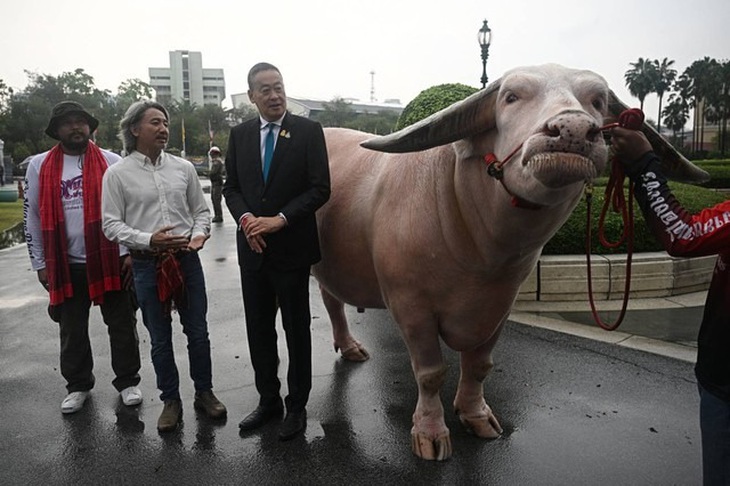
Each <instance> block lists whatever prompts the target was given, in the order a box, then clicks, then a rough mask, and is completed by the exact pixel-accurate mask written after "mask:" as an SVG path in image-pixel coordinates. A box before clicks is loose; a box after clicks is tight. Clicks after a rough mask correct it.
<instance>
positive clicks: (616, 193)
mask: <svg viewBox="0 0 730 486" xmlns="http://www.w3.org/2000/svg"><path fill="white" fill-rule="evenodd" d="M618 120H619V121H618V123H612V124H609V125H606V126H604V127H601V130H609V129H611V128H614V127H617V126H620V127H623V128H628V129H630V130H639V129H640V128H641V125H642V124H643V123H644V113H643V112H642V111H641V110H639V109H638V108H632V109H630V110H625V111H623V112H622V113H621V115H619V118H618ZM624 178H625V176H624V170H623V167H622V166H621V161H620V160H619V159H618V157H614V158H613V159H612V160H611V175H610V176H609V178H608V183H607V184H606V192H605V196H604V197H605V199H604V201H603V208H602V209H601V215H600V217H599V218H598V240H599V241H600V242H601V245H602V246H603V247H604V248H616V247H618V246H619V245H621V244H622V243H624V242H626V281H625V284H624V296H623V302H622V305H621V312H620V313H619V316H618V318H617V319H616V322H614V323H613V324H607V323H605V322H603V320H602V319H601V317H600V316H599V315H598V311H597V310H596V304H595V299H594V296H593V276H592V273H591V206H592V205H591V202H592V200H593V187H592V186H591V185H590V184H589V185H587V186H586V272H587V278H588V301H589V302H590V304H591V312H592V313H593V320H594V321H596V324H598V325H599V326H600V327H601V328H602V329H605V330H606V331H615V330H616V329H618V327H619V326H620V325H621V322H623V320H624V317H625V316H626V307H627V306H628V303H629V293H630V291H631V260H632V257H633V255H634V183H633V182H631V181H629V198H628V205H627V204H626V198H625V197H624ZM609 204H611V205H612V208H613V212H614V213H621V221H622V225H623V228H622V231H621V237H620V238H619V239H618V241H615V242H613V243H611V242H609V241H608V240H607V239H606V234H605V233H606V228H605V221H606V214H607V213H608V205H609ZM609 291H610V290H609Z"/></svg>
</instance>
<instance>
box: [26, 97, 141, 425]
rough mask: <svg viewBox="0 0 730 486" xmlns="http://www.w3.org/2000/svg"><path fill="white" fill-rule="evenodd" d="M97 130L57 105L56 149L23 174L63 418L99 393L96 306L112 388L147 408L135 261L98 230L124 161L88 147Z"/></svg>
mask: <svg viewBox="0 0 730 486" xmlns="http://www.w3.org/2000/svg"><path fill="white" fill-rule="evenodd" d="M98 125H99V122H98V121H97V120H96V118H94V117H93V116H92V115H91V114H90V113H88V112H87V111H86V110H85V109H84V107H83V106H81V105H80V104H79V103H76V102H74V101H63V102H61V103H59V104H57V105H56V106H55V107H54V108H53V112H52V113H51V119H50V121H49V122H48V127H47V128H46V134H47V135H48V136H49V137H51V138H53V139H55V140H58V141H59V143H58V144H56V146H54V147H53V148H52V149H51V150H50V151H48V152H44V153H42V154H39V155H36V156H35V157H34V158H33V159H31V162H30V164H29V165H28V168H27V171H26V179H25V185H26V188H25V191H24V197H25V200H24V204H25V211H24V212H25V222H24V223H25V240H26V242H27V244H28V251H29V253H30V262H31V266H32V268H33V270H35V271H36V272H37V274H38V281H39V282H40V283H41V285H43V288H45V289H46V290H47V291H48V293H49V298H50V304H49V307H48V309H49V314H50V315H51V318H52V319H53V320H55V321H56V322H58V324H59V331H60V336H61V375H62V376H63V377H64V378H65V379H66V389H67V390H68V396H67V397H66V398H65V399H64V400H63V402H61V412H62V413H74V412H77V411H79V410H81V408H82V407H83V406H84V403H85V401H86V399H87V397H88V396H89V392H90V391H91V389H92V388H93V387H94V383H95V378H94V374H93V367H94V359H93V357H92V354H91V342H90V341H89V309H90V307H91V304H94V305H98V306H99V307H100V309H101V314H102V316H103V318H104V323H105V324H106V325H107V330H108V333H109V343H110V346H111V363H112V369H113V370H114V374H115V375H116V377H115V378H114V380H113V381H112V384H113V385H114V387H115V388H116V389H117V390H118V391H119V393H120V396H121V399H122V402H123V403H124V404H125V405H127V406H134V405H137V404H139V403H140V402H141V401H142V392H141V391H140V389H139V388H138V387H137V385H138V384H139V382H140V377H139V369H140V358H139V340H138V338H137V318H136V316H135V313H136V308H135V306H134V300H133V298H132V294H131V292H130V286H131V282H132V273H131V260H130V258H129V254H128V251H127V249H126V248H125V247H123V246H119V245H117V244H116V243H113V242H111V241H109V240H108V239H107V238H106V237H105V236H104V234H103V233H102V229H101V185H102V177H103V175H104V173H105V172H106V170H107V168H108V167H109V166H110V165H112V164H114V163H116V162H117V161H119V160H120V158H119V156H118V155H116V154H114V153H112V152H108V151H106V150H102V149H100V148H99V147H97V146H96V144H94V142H92V141H91V140H90V137H91V133H92V132H93V131H94V130H96V128H97V126H98Z"/></svg>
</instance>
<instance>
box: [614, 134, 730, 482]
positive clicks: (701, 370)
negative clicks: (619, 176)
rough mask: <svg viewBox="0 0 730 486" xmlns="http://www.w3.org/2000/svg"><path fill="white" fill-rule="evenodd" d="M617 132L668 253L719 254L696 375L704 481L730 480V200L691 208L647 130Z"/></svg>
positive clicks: (617, 143)
mask: <svg viewBox="0 0 730 486" xmlns="http://www.w3.org/2000/svg"><path fill="white" fill-rule="evenodd" d="M611 138H612V145H613V147H614V150H615V151H616V153H617V154H618V155H619V156H620V157H621V158H622V163H623V165H624V170H625V172H626V174H627V175H628V176H629V177H630V178H631V180H633V181H634V182H635V183H636V185H635V188H634V193H635V195H636V201H637V203H638V204H639V207H640V208H641V212H642V213H643V214H644V218H645V219H646V222H647V224H648V225H649V227H650V228H651V230H652V232H653V234H654V236H655V237H656V238H657V240H659V241H660V242H661V244H662V246H663V247H664V249H665V250H666V251H667V253H669V254H670V255H672V256H679V257H696V256H703V255H713V254H717V255H718V258H717V263H716V264H715V270H714V273H713V276H712V281H711V283H710V288H709V290H708V292H707V300H706V302H705V309H704V315H703V316H702V323H701V325H700V331H699V336H698V337H697V363H696V365H695V375H696V376H697V384H698V388H699V395H700V429H701V432H702V475H703V482H704V484H705V485H707V486H709V485H713V486H720V485H723V486H727V485H730V200H728V201H724V202H722V203H720V204H717V205H716V206H713V207H711V208H707V209H704V210H702V211H700V212H699V213H697V214H690V213H689V212H688V211H687V210H686V209H684V208H683V207H682V205H681V203H680V202H679V201H678V200H677V198H676V197H675V196H674V194H672V191H671V190H670V188H669V186H668V185H667V178H666V177H665V176H664V175H663V174H662V171H661V166H660V160H659V157H658V156H657V155H656V154H655V153H654V152H653V151H652V147H651V145H650V144H649V141H648V140H647V139H646V137H645V136H644V134H643V133H641V132H640V131H634V130H627V129H624V128H614V129H612V132H611Z"/></svg>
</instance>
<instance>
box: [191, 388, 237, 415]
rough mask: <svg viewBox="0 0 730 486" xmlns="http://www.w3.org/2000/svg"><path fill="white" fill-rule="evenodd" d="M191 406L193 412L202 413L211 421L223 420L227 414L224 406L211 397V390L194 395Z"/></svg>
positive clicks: (214, 397)
mask: <svg viewBox="0 0 730 486" xmlns="http://www.w3.org/2000/svg"><path fill="white" fill-rule="evenodd" d="M193 406H194V407H195V410H202V411H204V412H205V413H206V415H208V417H210V418H212V419H218V418H223V417H225V416H226V413H228V411H227V410H226V406H225V405H223V404H222V403H221V402H220V400H218V399H217V398H216V396H215V395H213V391H211V390H208V391H204V392H200V393H196V394H195V401H194V402H193Z"/></svg>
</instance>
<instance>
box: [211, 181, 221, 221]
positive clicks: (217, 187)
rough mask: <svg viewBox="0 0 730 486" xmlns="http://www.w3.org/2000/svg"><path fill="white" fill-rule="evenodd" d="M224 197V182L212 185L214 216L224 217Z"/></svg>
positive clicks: (217, 217)
mask: <svg viewBox="0 0 730 486" xmlns="http://www.w3.org/2000/svg"><path fill="white" fill-rule="evenodd" d="M222 197H223V184H211V185H210V200H211V202H212V203H213V217H214V218H216V219H220V218H222V217H223V208H222V207H221V199H222Z"/></svg>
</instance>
